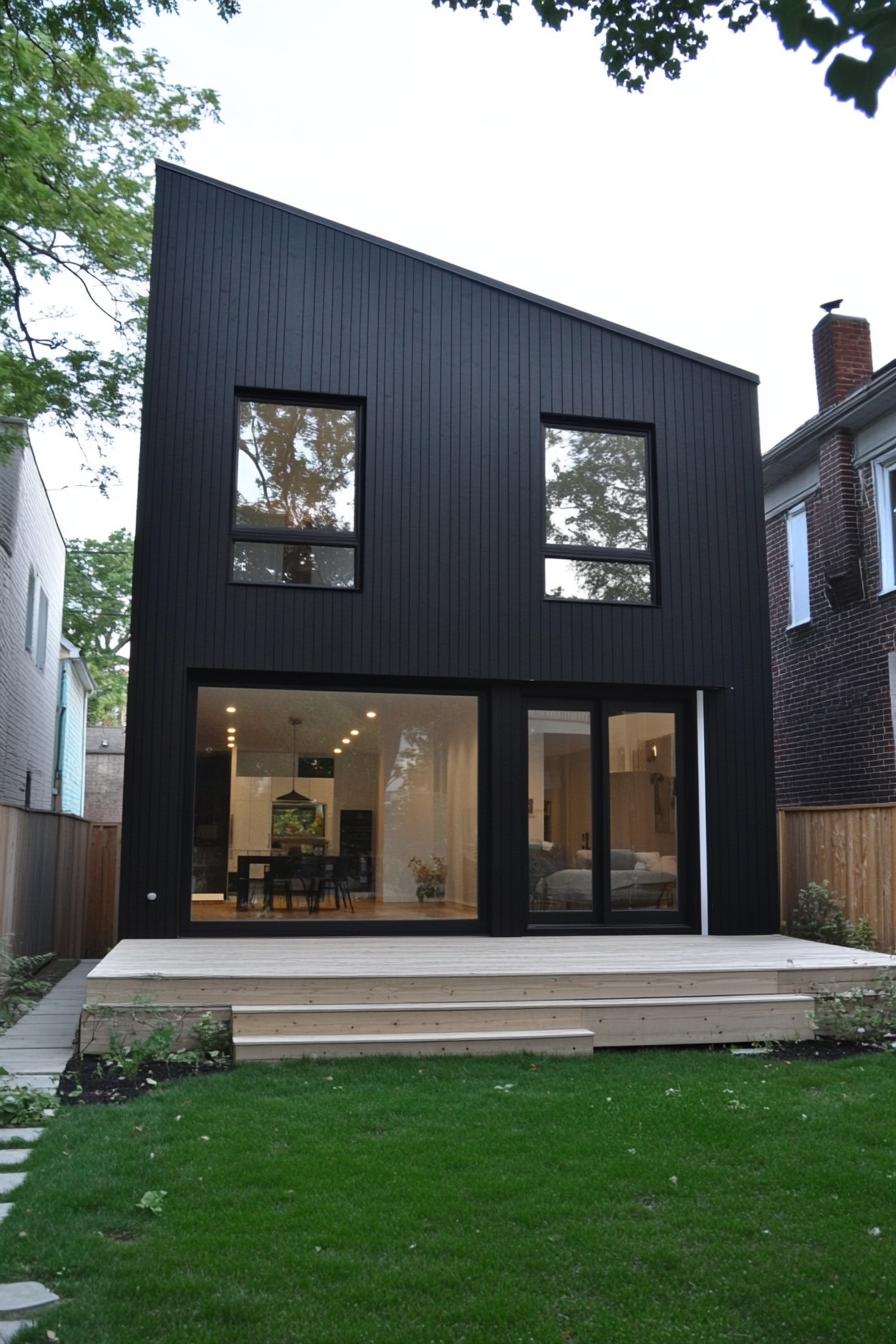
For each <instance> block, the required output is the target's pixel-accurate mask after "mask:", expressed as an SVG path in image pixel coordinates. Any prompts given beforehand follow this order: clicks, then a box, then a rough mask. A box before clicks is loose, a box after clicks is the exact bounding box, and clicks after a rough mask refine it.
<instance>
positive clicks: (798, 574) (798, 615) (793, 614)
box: [787, 504, 811, 629]
mask: <svg viewBox="0 0 896 1344" xmlns="http://www.w3.org/2000/svg"><path fill="white" fill-rule="evenodd" d="M787 565H788V575H789V588H788V591H789V593H790V622H789V625H788V629H792V628H793V626H795V625H805V624H806V622H807V621H809V620H810V619H811V614H810V608H809V527H808V521H807V518H806V506H805V504H799V505H797V507H796V508H795V509H791V510H790V512H789V513H788V515H787Z"/></svg>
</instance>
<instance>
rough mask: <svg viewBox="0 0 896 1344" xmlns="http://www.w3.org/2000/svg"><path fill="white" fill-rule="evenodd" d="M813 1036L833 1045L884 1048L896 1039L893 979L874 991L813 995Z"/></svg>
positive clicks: (886, 978)
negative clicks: (852, 1043) (827, 1039)
mask: <svg viewBox="0 0 896 1344" xmlns="http://www.w3.org/2000/svg"><path fill="white" fill-rule="evenodd" d="M815 1032H816V1035H818V1036H827V1037H830V1038H832V1039H833V1040H835V1041H860V1042H861V1043H862V1044H863V1045H884V1044H886V1043H888V1042H889V1041H891V1040H892V1039H893V1038H894V1037H896V975H892V974H887V975H884V976H882V977H881V979H880V980H879V981H878V983H877V984H876V985H875V987H874V988H873V989H869V990H864V991H863V990H850V991H848V992H845V993H840V994H816V995H815Z"/></svg>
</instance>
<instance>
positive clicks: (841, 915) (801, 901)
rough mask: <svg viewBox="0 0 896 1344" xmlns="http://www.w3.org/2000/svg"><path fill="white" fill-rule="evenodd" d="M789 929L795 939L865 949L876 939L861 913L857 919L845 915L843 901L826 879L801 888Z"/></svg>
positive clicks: (873, 944) (871, 946)
mask: <svg viewBox="0 0 896 1344" xmlns="http://www.w3.org/2000/svg"><path fill="white" fill-rule="evenodd" d="M789 932H790V933H791V934H792V935H793V937H794V938H808V939H809V940H810V941H811V942H813V943H836V944H838V945H839V946H841V947H859V948H864V949H865V950H866V951H868V950H870V949H871V948H873V947H874V946H875V945H876V942H877V939H876V938H875V936H874V930H873V929H872V927H871V924H870V922H869V920H868V919H867V918H866V917H865V916H864V915H863V916H862V918H861V919H858V920H852V919H848V918H847V916H846V912H845V911H844V908H843V902H842V900H841V899H840V897H839V896H838V895H837V893H836V892H835V891H832V890H831V886H830V883H828V882H809V883H807V885H806V886H805V887H803V888H802V889H801V891H800V893H799V895H798V896H797V900H796V905H795V906H794V908H793V913H792V914H791V916H790V929H789Z"/></svg>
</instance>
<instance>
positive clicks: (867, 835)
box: [778, 803, 896, 951]
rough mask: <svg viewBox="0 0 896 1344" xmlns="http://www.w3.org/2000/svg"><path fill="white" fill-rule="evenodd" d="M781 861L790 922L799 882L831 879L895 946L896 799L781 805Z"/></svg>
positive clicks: (784, 914) (886, 943)
mask: <svg viewBox="0 0 896 1344" xmlns="http://www.w3.org/2000/svg"><path fill="white" fill-rule="evenodd" d="M778 863H779V869H780V885H781V918H782V921H783V922H784V923H785V924H786V922H787V920H788V918H789V916H790V912H791V910H792V908H793V904H794V902H795V900H796V897H797V893H798V892H799V889H800V887H804V886H805V885H806V883H807V882H824V881H828V882H830V884H831V886H832V887H833V889H834V891H836V892H837V893H838V895H839V896H841V897H842V898H843V901H844V903H845V906H846V913H847V914H848V915H849V917H850V919H858V918H859V917H860V916H861V915H867V916H868V918H869V919H870V920H871V923H872V925H873V926H874V931H875V933H876V935H877V943H878V947H879V948H880V949H881V950H882V951H891V950H892V949H894V948H896V803H875V804H860V805H857V806H854V807H785V808H782V809H781V810H780V811H779V812H778Z"/></svg>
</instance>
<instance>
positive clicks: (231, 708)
mask: <svg viewBox="0 0 896 1344" xmlns="http://www.w3.org/2000/svg"><path fill="white" fill-rule="evenodd" d="M227 713H228V714H235V713H236V705H228V706H227Z"/></svg>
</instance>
